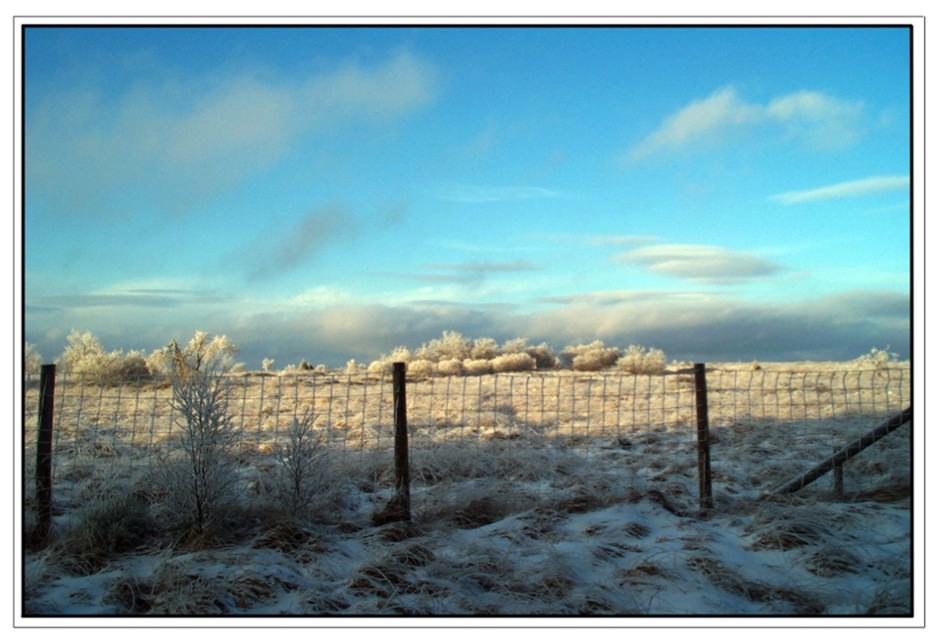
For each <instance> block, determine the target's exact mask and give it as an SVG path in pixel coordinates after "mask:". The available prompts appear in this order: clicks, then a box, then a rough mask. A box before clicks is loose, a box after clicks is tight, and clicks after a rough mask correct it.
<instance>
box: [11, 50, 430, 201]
mask: <svg viewBox="0 0 940 643" xmlns="http://www.w3.org/2000/svg"><path fill="white" fill-rule="evenodd" d="M102 82H104V81H102ZM436 87H437V81H436V70H435V68H434V66H433V65H432V64H431V63H429V62H428V61H426V60H424V59H422V58H421V57H419V56H417V55H414V54H411V53H408V52H399V53H396V54H393V55H390V56H389V57H388V58H387V59H386V60H385V61H384V62H381V63H378V64H375V65H370V66H366V65H362V64H358V63H352V62H350V63H346V64H344V65H342V66H340V67H338V68H336V69H334V70H332V71H326V72H320V73H311V74H309V75H307V76H305V77H299V78H298V77H289V78H277V77H273V76H261V75H258V74H255V73H252V72H249V71H244V70H235V71H230V72H229V73H228V74H226V73H224V72H215V73H214V74H212V75H203V76H198V77H196V76H194V77H189V76H187V77H185V78H163V79H161V80H156V79H153V80H147V79H143V78H142V79H140V81H139V83H137V84H135V85H134V87H133V88H132V89H129V90H126V91H125V92H124V93H115V94H112V93H109V90H108V89H107V88H105V87H104V86H97V85H92V84H84V85H76V86H71V87H65V88H62V89H61V90H59V91H58V92H57V93H47V94H44V95H42V96H40V97H37V98H36V99H35V100H34V101H33V102H31V103H30V104H28V105H27V114H28V118H27V121H26V123H27V131H26V138H25V142H26V163H27V176H28V177H29V185H28V188H29V189H30V190H33V191H34V192H35V193H38V194H42V195H43V198H46V199H53V200H55V201H56V203H55V207H53V208H51V210H54V211H63V212H74V211H75V210H76V209H80V210H85V211H87V212H89V213H93V214H97V215H100V214H102V213H104V212H106V211H107V208H108V205H107V204H109V203H114V202H115V199H114V198H113V196H114V195H115V194H118V193H119V194H134V195H137V196H139V197H140V198H142V199H146V200H147V201H148V202H149V203H151V204H154V205H156V206H158V207H160V208H161V209H163V210H165V211H171V212H179V211H185V210H187V209H188V208H191V207H192V206H193V205H195V204H198V203H200V202H204V201H205V200H206V199H208V198H212V197H214V196H216V195H218V194H220V193H221V192H222V191H224V190H225V189H227V188H229V187H230V186H232V185H235V184H236V183H237V182H238V181H240V180H242V179H244V178H245V177H247V176H250V175H252V174H254V173H256V172H261V171H264V170H265V169H266V168H268V167H270V166H271V164H273V163H275V162H277V161H278V160H279V159H281V158H282V157H283V156H284V155H285V154H286V153H287V151H288V150H289V149H290V146H291V145H292V143H293V141H295V140H296V139H298V138H300V137H301V136H302V135H304V134H307V133H311V132H316V131H319V130H322V129H325V128H327V127H335V126H338V125H343V124H359V123H364V122H365V123H368V122H382V121H384V120H387V119H390V118H396V117H399V116H401V115H404V114H407V113H409V112H411V111H413V110H416V109H419V108H420V107H422V106H423V105H425V104H427V103H428V102H430V101H431V100H433V98H434V96H435V93H436ZM118 201H120V200H118ZM122 206H123V207H127V204H126V203H123V204H122ZM112 207H113V206H112ZM111 214H124V213H123V212H111Z"/></svg>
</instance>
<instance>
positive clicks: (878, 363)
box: [853, 346, 898, 370]
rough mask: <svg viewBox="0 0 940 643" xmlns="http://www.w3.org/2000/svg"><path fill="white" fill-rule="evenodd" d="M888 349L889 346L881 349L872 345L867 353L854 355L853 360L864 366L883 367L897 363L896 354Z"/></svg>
mask: <svg viewBox="0 0 940 643" xmlns="http://www.w3.org/2000/svg"><path fill="white" fill-rule="evenodd" d="M890 349H891V347H890V346H885V347H884V348H882V349H878V348H875V347H872V349H871V350H870V351H868V353H866V354H865V355H860V356H859V357H856V358H855V359H854V360H853V361H854V363H855V364H858V365H859V366H862V367H864V368H875V369H879V370H880V369H885V368H888V367H889V366H891V365H892V364H897V363H898V354H897V353H892V352H891V351H890Z"/></svg>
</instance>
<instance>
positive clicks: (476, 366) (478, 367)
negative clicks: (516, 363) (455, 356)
mask: <svg viewBox="0 0 940 643" xmlns="http://www.w3.org/2000/svg"><path fill="white" fill-rule="evenodd" d="M463 371H464V373H466V374H467V375H486V374H487V373H492V372H493V365H492V364H491V363H490V360H488V359H465V360H464V361H463Z"/></svg>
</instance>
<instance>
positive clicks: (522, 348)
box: [499, 337, 529, 355]
mask: <svg viewBox="0 0 940 643" xmlns="http://www.w3.org/2000/svg"><path fill="white" fill-rule="evenodd" d="M528 348H529V340H528V339H526V338H525V337H517V338H515V339H510V340H507V341H505V342H503V345H502V347H500V349H499V352H500V353H502V354H503V355H511V354H513V353H525V352H526V349H528Z"/></svg>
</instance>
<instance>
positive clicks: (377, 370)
mask: <svg viewBox="0 0 940 643" xmlns="http://www.w3.org/2000/svg"><path fill="white" fill-rule="evenodd" d="M410 361H411V351H410V350H409V349H408V347H407V346H398V347H397V348H395V349H394V350H393V351H392V352H390V353H386V354H385V355H382V357H380V358H379V359H377V360H375V361H374V362H372V363H370V364H369V372H370V373H373V374H376V375H390V374H391V373H392V368H393V365H394V364H395V362H403V363H405V364H407V363H408V362H410Z"/></svg>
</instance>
